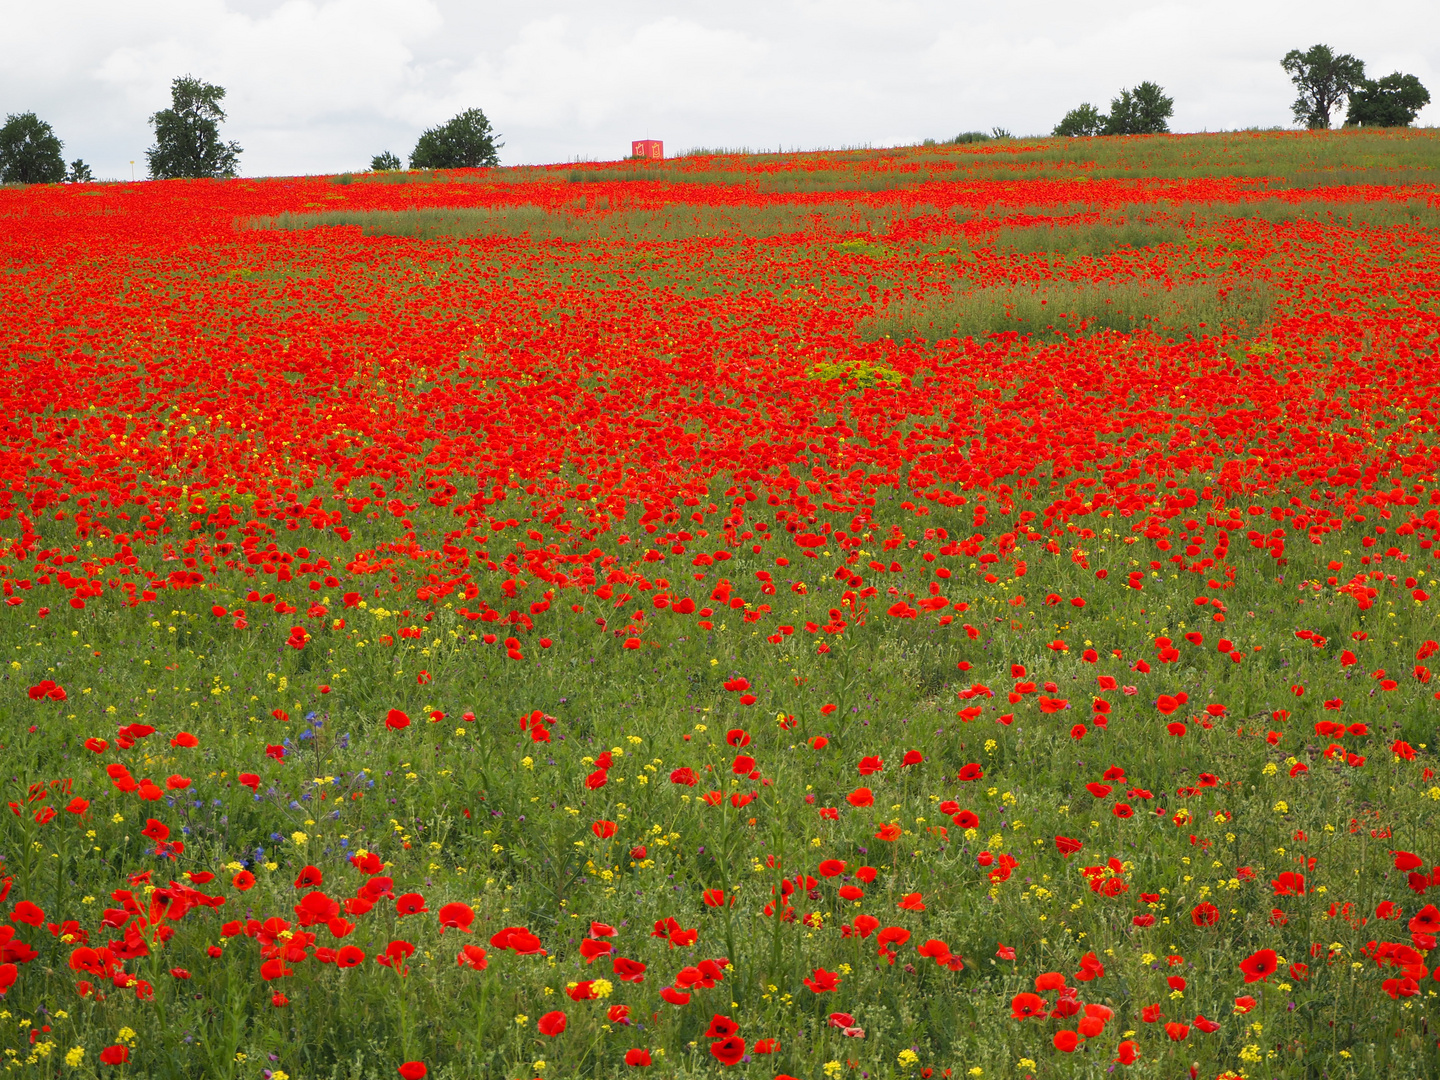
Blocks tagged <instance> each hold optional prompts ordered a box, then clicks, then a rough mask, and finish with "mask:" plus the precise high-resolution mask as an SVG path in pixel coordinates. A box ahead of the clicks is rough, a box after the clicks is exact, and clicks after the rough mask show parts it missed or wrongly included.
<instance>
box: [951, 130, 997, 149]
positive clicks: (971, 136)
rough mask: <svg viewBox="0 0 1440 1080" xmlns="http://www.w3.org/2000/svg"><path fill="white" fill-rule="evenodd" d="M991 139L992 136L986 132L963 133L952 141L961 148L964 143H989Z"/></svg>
mask: <svg viewBox="0 0 1440 1080" xmlns="http://www.w3.org/2000/svg"><path fill="white" fill-rule="evenodd" d="M990 138H991V136H990V135H989V134H988V133H986V132H984V131H962V132H961V133H960V134H959V135H956V136H955V138H953V139H951V140H950V141H951V142H952V143H954V144H955V145H956V146H959V145H961V144H963V143H975V142H989V141H990Z"/></svg>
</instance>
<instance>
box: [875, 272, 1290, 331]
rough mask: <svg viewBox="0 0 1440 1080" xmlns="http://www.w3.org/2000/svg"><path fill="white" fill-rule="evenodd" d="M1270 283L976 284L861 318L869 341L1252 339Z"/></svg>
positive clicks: (1267, 304)
mask: <svg viewBox="0 0 1440 1080" xmlns="http://www.w3.org/2000/svg"><path fill="white" fill-rule="evenodd" d="M1270 311H1271V296H1270V290H1269V287H1268V286H1267V285H1266V284H1265V283H1264V282H1260V281H1255V282H1247V283H1246V284H1244V285H1243V286H1241V287H1239V288H1236V289H1232V290H1225V289H1222V288H1219V287H1217V286H1216V285H1214V284H1211V283H1205V282H1196V283H1193V284H1191V283H1187V284H1180V285H1175V286H1172V287H1170V288H1166V287H1164V286H1162V285H1160V284H1158V283H1153V284H1152V283H1148V282H1043V283H1034V284H1026V285H1003V286H991V287H986V288H980V289H974V290H971V291H968V292H963V293H958V294H951V295H948V296H939V297H932V298H926V299H922V300H917V301H912V302H909V303H905V304H901V305H894V306H891V307H890V308H889V309H887V310H886V311H885V312H884V313H883V314H881V315H879V316H877V317H875V318H873V319H870V320H868V321H867V322H865V323H862V324H861V326H860V328H859V329H860V336H861V338H862V339H864V340H866V341H875V340H878V339H880V338H893V339H896V340H902V339H911V340H923V341H931V342H934V341H943V340H947V339H950V338H979V337H984V336H986V335H989V334H1000V333H1007V332H1009V333H1016V334H1022V335H1028V336H1030V337H1034V338H1039V339H1042V340H1058V339H1061V338H1065V337H1073V336H1076V335H1081V334H1091V333H1095V332H1097V331H1101V330H1113V331H1117V332H1119V333H1123V334H1131V333H1135V332H1137V331H1139V330H1142V329H1143V330H1148V331H1151V332H1153V333H1155V334H1158V335H1160V336H1162V337H1169V336H1182V335H1185V334H1194V335H1196V336H1203V335H1205V334H1216V333H1219V332H1220V331H1221V330H1222V329H1224V330H1228V331H1230V332H1232V333H1238V334H1241V335H1242V336H1251V335H1253V334H1254V332H1255V331H1256V330H1258V329H1259V328H1260V326H1261V325H1262V324H1263V323H1264V322H1265V320H1266V319H1267V318H1268V317H1269V315H1270Z"/></svg>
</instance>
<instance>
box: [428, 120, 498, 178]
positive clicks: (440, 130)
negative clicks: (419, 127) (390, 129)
mask: <svg viewBox="0 0 1440 1080" xmlns="http://www.w3.org/2000/svg"><path fill="white" fill-rule="evenodd" d="M504 145H505V144H504V143H498V142H496V141H495V136H494V133H493V132H491V130H490V121H489V120H487V119H486V118H485V114H484V113H483V112H481V111H480V110H479V109H466V110H465V111H464V112H463V113H461V114H460V115H459V116H456V117H454V118H453V119H451V120H447V121H446V122H445V123H443V124H441V125H440V126H439V127H433V128H430V129H429V130H428V131H425V132H424V133H423V134H421V136H420V141H419V142H417V143H416V144H415V149H414V151H413V152H411V154H410V167H411V168H412V169H484V168H493V167H494V166H496V165H499V164H500V154H499V148H500V147H501V146H504Z"/></svg>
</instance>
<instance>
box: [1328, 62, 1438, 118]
mask: <svg viewBox="0 0 1440 1080" xmlns="http://www.w3.org/2000/svg"><path fill="white" fill-rule="evenodd" d="M1429 104H1430V91H1429V90H1426V89H1425V87H1424V86H1422V85H1421V84H1420V80H1419V79H1417V78H1416V77H1415V76H1414V75H1401V74H1400V72H1398V71H1397V72H1395V73H1393V74H1391V75H1386V76H1385V77H1384V78H1381V79H1364V80H1362V81H1361V83H1360V85H1359V86H1358V87H1356V88H1355V90H1354V91H1352V92H1351V94H1350V109H1349V111H1348V112H1346V114H1345V123H1346V124H1354V125H1355V126H1356V127H1409V126H1410V125H1411V124H1413V123H1414V122H1415V114H1416V113H1418V112H1419V111H1420V110H1421V109H1423V108H1424V107H1425V106H1426V105H1429Z"/></svg>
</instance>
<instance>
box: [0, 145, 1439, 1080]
mask: <svg viewBox="0 0 1440 1080" xmlns="http://www.w3.org/2000/svg"><path fill="white" fill-rule="evenodd" d="M1437 165H1440V138H1437V137H1436V136H1435V135H1434V134H1433V133H1432V132H1429V131H1416V130H1405V129H1401V130H1395V131H1379V132H1376V131H1364V132H1350V131H1345V132H1303V133H1299V132H1290V133H1286V132H1273V133H1245V134H1233V135H1214V136H1174V137H1155V138H1138V137H1137V138H1132V139H1106V140H1075V141H1070V142H1067V141H1064V140H1041V141H1036V142H1025V141H1013V140H1003V141H998V142H991V143H975V144H967V145H963V146H953V145H941V146H924V147H908V148H898V149H893V150H866V151H844V152H833V153H814V154H786V155H773V154H772V155H756V154H743V153H716V154H696V155H693V156H688V157H684V158H680V159H675V160H672V161H667V162H635V163H609V164H602V163H589V164H572V165H561V166H552V167H546V168H540V167H525V168H513V169H492V170H478V171H469V172H466V171H461V172H454V173H370V174H354V175H342V176H334V177H310V178H272V179H258V180H255V179H239V180H232V181H224V182H212V181H166V182H158V181H157V182H148V183H142V184H108V185H96V184H81V185H68V186H64V187H59V186H36V187H30V188H7V189H0V311H3V312H5V315H4V317H3V319H0V348H3V349H4V364H5V372H6V377H5V380H4V382H3V389H0V393H3V395H4V397H5V405H6V408H5V409H4V412H3V416H0V432H3V441H0V589H3V601H4V602H3V604H0V649H3V652H4V661H5V663H4V668H3V676H4V677H3V681H0V716H3V725H0V786H3V788H4V792H3V800H0V801H3V802H5V803H6V804H7V807H6V808H4V809H3V811H0V822H3V824H0V918H3V920H4V921H3V923H0V995H3V996H0V1060H3V1070H4V1073H5V1074H6V1075H14V1076H17V1077H31V1076H33V1077H71V1076H73V1077H117V1078H119V1077H146V1078H150V1077H154V1078H166V1080H170V1078H176V1080H179V1078H192V1077H212V1078H225V1080H241V1078H244V1080H252V1078H260V1080H327V1078H328V1080H372V1078H373V1080H390V1078H393V1077H395V1076H397V1075H398V1076H401V1077H404V1078H406V1080H418V1078H420V1077H426V1076H428V1077H435V1078H440V1080H460V1078H471V1077H479V1078H493V1080H532V1078H541V1080H559V1078H570V1077H615V1076H622V1075H635V1076H637V1077H643V1076H653V1077H663V1078H689V1077H697V1078H698V1077H710V1078H714V1077H737V1078H750V1080H787V1078H788V1080H851V1078H854V1080H882V1078H883V1080H900V1078H904V1080H913V1078H924V1080H932V1078H938V1077H946V1078H952V1080H957V1078H960V1077H967V1078H996V1080H1000V1078H1015V1080H1020V1078H1025V1080H1040V1078H1051V1077H1057V1078H1058V1077H1101V1076H1111V1075H1114V1076H1133V1077H1145V1078H1157V1080H1158V1078H1165V1080H1179V1078H1182V1077H1189V1078H1192V1080H1193V1078H1200V1077H1204V1078H1206V1080H1215V1078H1218V1077H1241V1076H1243V1077H1257V1078H1258V1077H1266V1078H1302V1077H1303V1078H1321V1077H1336V1078H1338V1077H1374V1076H1382V1075H1394V1076H1406V1077H1410V1076H1414V1077H1420V1076H1434V1075H1437V1074H1440V1030H1437V1027H1440V1014H1437V1001H1440V997H1437V995H1440V981H1437V978H1436V976H1435V973H1434V971H1433V970H1432V968H1433V966H1435V965H1434V964H1432V961H1434V962H1435V963H1436V964H1440V955H1437V953H1436V937H1437V934H1440V910H1437V904H1440V827H1437V820H1440V778H1437V777H1436V775H1435V770H1434V765H1435V753H1434V747H1435V745H1436V743H1437V739H1440V731H1437V728H1440V678H1436V677H1434V676H1433V675H1432V669H1434V670H1435V671H1436V672H1437V673H1440V655H1437V653H1440V644H1437V639H1440V619H1437V614H1436V613H1437V611H1440V608H1437V604H1440V595H1437V585H1436V577H1437V574H1436V569H1437V567H1436V557H1437V551H1440V548H1437V547H1436V541H1437V540H1440V481H1437V475H1436V473H1437V466H1440V419H1437V411H1440V407H1437V387H1440V353H1437V349H1440V241H1437V233H1436V229H1437V228H1440V197H1437V192H1436V188H1435V184H1434V181H1435V175H1436V174H1435V168H1436V167H1437Z"/></svg>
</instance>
